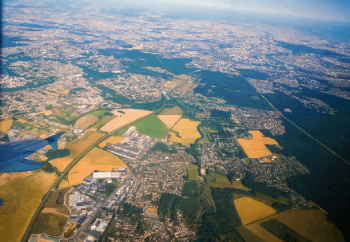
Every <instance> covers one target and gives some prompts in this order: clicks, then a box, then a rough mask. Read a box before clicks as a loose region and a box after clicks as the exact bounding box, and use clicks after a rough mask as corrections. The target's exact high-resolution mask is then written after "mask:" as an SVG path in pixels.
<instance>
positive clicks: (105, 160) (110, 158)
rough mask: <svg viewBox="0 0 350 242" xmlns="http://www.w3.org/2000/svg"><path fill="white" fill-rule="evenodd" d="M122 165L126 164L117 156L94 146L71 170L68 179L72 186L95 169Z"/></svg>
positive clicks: (100, 169) (113, 167)
mask: <svg viewBox="0 0 350 242" xmlns="http://www.w3.org/2000/svg"><path fill="white" fill-rule="evenodd" d="M121 167H126V165H125V164H124V162H123V161H122V160H121V159H119V158H118V157H117V156H115V155H113V154H111V153H109V152H107V151H104V150H101V149H98V148H94V149H93V150H91V151H90V152H89V153H88V154H87V155H86V156H84V157H83V158H82V159H81V160H80V161H79V163H78V164H77V165H76V166H75V167H74V168H73V169H72V170H71V171H70V172H69V174H68V181H69V184H71V185H72V186H74V185H78V184H80V183H81V182H82V181H83V180H84V179H85V177H87V176H88V175H90V174H91V173H92V172H93V171H95V170H98V171H111V170H112V169H116V168H121Z"/></svg>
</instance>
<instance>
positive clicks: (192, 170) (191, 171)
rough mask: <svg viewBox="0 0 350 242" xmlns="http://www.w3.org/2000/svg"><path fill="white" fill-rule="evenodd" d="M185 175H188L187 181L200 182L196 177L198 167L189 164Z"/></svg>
mask: <svg viewBox="0 0 350 242" xmlns="http://www.w3.org/2000/svg"><path fill="white" fill-rule="evenodd" d="M187 174H188V180H189V181H198V182H200V180H199V177H198V166H196V165H194V164H189V165H188V166H187Z"/></svg>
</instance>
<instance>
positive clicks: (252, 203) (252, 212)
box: [234, 197, 277, 225]
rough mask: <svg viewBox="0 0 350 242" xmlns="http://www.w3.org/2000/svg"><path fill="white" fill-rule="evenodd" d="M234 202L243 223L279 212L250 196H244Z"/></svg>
mask: <svg viewBox="0 0 350 242" xmlns="http://www.w3.org/2000/svg"><path fill="white" fill-rule="evenodd" d="M234 202H235V206H236V208H237V211H238V214H239V216H240V218H241V220H242V223H243V225H246V224H249V223H252V222H254V221H257V220H259V219H262V218H266V217H268V216H271V215H273V214H275V213H276V212H277V210H275V209H273V208H272V207H269V206H267V205H265V204H264V203H261V202H258V201H256V200H254V199H252V198H249V197H242V198H239V199H236V200H235V201H234Z"/></svg>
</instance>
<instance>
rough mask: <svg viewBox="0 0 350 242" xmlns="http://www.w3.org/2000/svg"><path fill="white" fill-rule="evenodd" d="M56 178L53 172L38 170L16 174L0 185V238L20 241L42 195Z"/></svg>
mask: <svg viewBox="0 0 350 242" xmlns="http://www.w3.org/2000/svg"><path fill="white" fill-rule="evenodd" d="M56 179H57V175H56V174H55V173H45V172H43V171H39V172H37V173H35V174H33V175H30V176H27V177H25V178H23V177H21V176H18V177H16V178H14V179H12V180H9V181H8V182H6V183H5V184H3V185H2V186H0V197H1V199H3V200H4V204H3V207H1V209H0V218H1V219H0V238H1V240H2V241H20V240H21V238H22V236H23V234H24V232H25V230H26V228H27V226H28V224H29V222H30V220H31V218H32V216H33V215H34V213H35V210H36V208H37V207H38V206H39V204H40V202H41V198H42V197H43V195H44V194H45V193H46V192H47V191H48V190H49V188H50V187H51V186H52V184H53V183H54V181H55V180H56Z"/></svg>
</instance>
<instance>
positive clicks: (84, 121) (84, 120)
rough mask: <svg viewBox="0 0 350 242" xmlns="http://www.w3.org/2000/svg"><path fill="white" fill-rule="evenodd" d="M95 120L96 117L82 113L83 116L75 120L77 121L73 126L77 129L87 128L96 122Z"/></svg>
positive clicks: (96, 119)
mask: <svg viewBox="0 0 350 242" xmlns="http://www.w3.org/2000/svg"><path fill="white" fill-rule="evenodd" d="M97 121H98V117H96V116H94V115H91V114H87V115H84V116H83V117H81V118H79V119H78V120H77V122H76V123H75V126H74V127H75V128H77V129H87V128H88V127H90V126H91V125H93V124H94V123H96V122H97Z"/></svg>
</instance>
